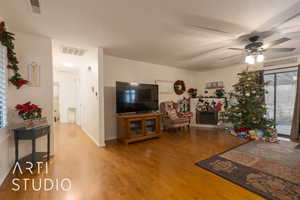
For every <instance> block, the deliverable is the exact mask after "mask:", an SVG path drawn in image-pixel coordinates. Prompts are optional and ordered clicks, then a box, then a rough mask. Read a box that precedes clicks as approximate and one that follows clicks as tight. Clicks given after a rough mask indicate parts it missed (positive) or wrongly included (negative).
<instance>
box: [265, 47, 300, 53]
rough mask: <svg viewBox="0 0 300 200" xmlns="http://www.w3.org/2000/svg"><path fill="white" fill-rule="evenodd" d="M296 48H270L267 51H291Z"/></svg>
mask: <svg viewBox="0 0 300 200" xmlns="http://www.w3.org/2000/svg"><path fill="white" fill-rule="evenodd" d="M295 50H296V48H270V49H268V50H267V51H272V52H292V51H295Z"/></svg>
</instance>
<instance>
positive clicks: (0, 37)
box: [0, 22, 28, 89]
mask: <svg viewBox="0 0 300 200" xmlns="http://www.w3.org/2000/svg"><path fill="white" fill-rule="evenodd" d="M13 40H15V38H14V34H13V33H10V32H7V31H6V28H5V23H4V22H1V23H0V42H1V44H2V45H3V46H5V47H6V48H7V61H8V62H7V68H8V69H10V70H12V71H13V72H14V74H13V76H12V77H10V78H9V82H11V83H12V84H13V85H14V86H16V88H17V89H19V88H20V87H22V86H23V85H26V84H27V83H28V81H27V80H25V79H23V78H22V76H21V74H20V73H19V67H18V64H19V61H18V60H17V57H16V53H15V51H14V49H15V45H14V43H13Z"/></svg>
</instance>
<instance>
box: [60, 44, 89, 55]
mask: <svg viewBox="0 0 300 200" xmlns="http://www.w3.org/2000/svg"><path fill="white" fill-rule="evenodd" d="M85 51H86V50H84V49H79V48H75V47H67V46H63V47H62V48H61V52H62V53H63V54H69V55H73V56H83V55H84V53H85Z"/></svg>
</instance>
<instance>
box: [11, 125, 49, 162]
mask: <svg viewBox="0 0 300 200" xmlns="http://www.w3.org/2000/svg"><path fill="white" fill-rule="evenodd" d="M14 136H15V146H16V148H15V156H16V160H15V161H16V162H19V161H20V162H26V161H31V162H32V164H36V162H37V161H39V160H41V159H42V158H43V157H44V156H45V155H47V160H49V158H50V126H49V125H47V126H42V127H37V128H33V129H26V128H18V129H14ZM42 136H47V152H36V139H37V138H40V137H42ZM19 140H31V141H32V153H31V154H30V155H28V156H25V157H24V158H22V159H20V160H19Z"/></svg>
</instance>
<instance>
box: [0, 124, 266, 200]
mask: <svg viewBox="0 0 300 200" xmlns="http://www.w3.org/2000/svg"><path fill="white" fill-rule="evenodd" d="M55 142H56V143H55V147H56V148H55V150H56V154H55V156H54V157H53V158H52V159H51V161H50V162H49V171H48V174H46V171H45V169H44V170H43V171H42V173H40V174H36V173H35V174H34V175H30V174H29V173H26V174H23V175H12V174H10V176H9V177H8V178H7V179H6V181H5V183H4V184H3V185H2V187H1V189H0V199H1V200H2V199H3V200H102V199H103V200H135V199H136V200H160V199H162V200H190V199H193V200H196V199H198V200H205V199H207V200H221V199H222V200H224V199H227V200H233V199H234V200H260V199H263V198H262V197H259V196H257V195H256V194H254V193H252V192H250V191H248V190H246V189H243V188H241V187H239V186H237V185H235V184H233V183H231V182H229V181H227V180H224V179H223V178H220V177H218V176H216V175H214V174H212V173H210V172H208V171H206V170H203V169H201V168H200V167H197V166H196V165H195V162H197V161H199V160H202V159H206V158H208V157H210V156H212V155H214V154H216V153H220V152H222V151H224V150H227V149H229V148H232V147H234V146H237V145H239V144H241V143H242V142H243V141H242V140H240V139H238V138H236V137H233V136H230V135H225V134H224V133H222V132H220V131H217V130H209V129H206V130H205V129H202V130H199V129H191V131H190V132H188V131H186V132H184V131H181V132H177V133H163V134H162V137H161V138H159V139H154V140H148V141H145V142H140V143H135V144H130V145H128V146H126V145H123V144H114V145H110V146H107V147H105V148H98V147H97V146H96V145H95V144H94V143H93V142H92V141H91V140H90V138H89V137H88V136H86V135H85V134H84V133H83V132H82V131H81V129H80V128H78V127H77V126H75V125H70V124H69V125H67V124H64V125H58V126H57V127H56V136H55ZM14 177H19V178H25V177H27V178H33V179H34V180H37V179H39V178H46V177H49V178H52V179H55V178H59V179H62V178H66V177H67V178H70V179H71V181H72V189H71V191H69V192H64V191H50V192H45V191H38V192H35V191H33V190H32V186H30V184H29V185H28V188H27V191H26V192H24V191H19V192H14V191H12V190H11V188H12V187H14V186H13V185H12V183H11V182H12V178H14Z"/></svg>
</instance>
